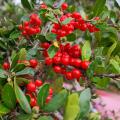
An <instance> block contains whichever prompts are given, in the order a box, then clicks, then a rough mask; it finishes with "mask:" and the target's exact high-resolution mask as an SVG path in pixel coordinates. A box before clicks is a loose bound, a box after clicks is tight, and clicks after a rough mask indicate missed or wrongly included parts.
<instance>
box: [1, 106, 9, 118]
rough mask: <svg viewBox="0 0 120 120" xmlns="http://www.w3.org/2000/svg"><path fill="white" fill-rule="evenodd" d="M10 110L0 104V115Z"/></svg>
mask: <svg viewBox="0 0 120 120" xmlns="http://www.w3.org/2000/svg"><path fill="white" fill-rule="evenodd" d="M9 112H10V109H8V108H7V107H5V106H4V105H3V104H0V116H2V115H5V114H7V113H9Z"/></svg>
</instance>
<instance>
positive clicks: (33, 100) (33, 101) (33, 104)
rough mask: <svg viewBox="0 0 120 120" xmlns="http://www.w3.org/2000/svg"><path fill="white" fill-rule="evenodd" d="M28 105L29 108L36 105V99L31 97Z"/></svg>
mask: <svg viewBox="0 0 120 120" xmlns="http://www.w3.org/2000/svg"><path fill="white" fill-rule="evenodd" d="M30 105H31V107H34V106H36V105H37V100H36V98H34V97H32V98H31V99H30Z"/></svg>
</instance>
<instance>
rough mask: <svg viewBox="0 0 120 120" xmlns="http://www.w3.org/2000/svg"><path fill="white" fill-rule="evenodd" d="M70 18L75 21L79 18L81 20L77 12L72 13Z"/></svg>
mask: <svg viewBox="0 0 120 120" xmlns="http://www.w3.org/2000/svg"><path fill="white" fill-rule="evenodd" d="M72 17H73V18H75V19H79V18H81V15H80V13H79V12H74V13H73V14H72Z"/></svg>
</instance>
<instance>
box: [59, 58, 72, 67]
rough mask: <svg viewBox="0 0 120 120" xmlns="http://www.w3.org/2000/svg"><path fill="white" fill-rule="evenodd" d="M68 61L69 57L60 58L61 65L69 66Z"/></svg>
mask: <svg viewBox="0 0 120 120" xmlns="http://www.w3.org/2000/svg"><path fill="white" fill-rule="evenodd" d="M69 60H70V58H69V57H62V58H61V63H62V64H63V65H69Z"/></svg>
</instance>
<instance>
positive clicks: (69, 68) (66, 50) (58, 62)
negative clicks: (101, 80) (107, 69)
mask: <svg viewBox="0 0 120 120" xmlns="http://www.w3.org/2000/svg"><path fill="white" fill-rule="evenodd" d="M80 56H81V49H80V47H79V45H77V44H75V45H73V46H71V45H70V44H69V43H67V44H65V45H62V44H61V45H60V49H59V51H58V52H57V53H56V55H55V56H54V57H53V58H52V59H51V58H49V57H46V59H45V64H46V65H48V66H49V65H52V66H53V70H54V71H55V72H56V73H59V74H63V75H65V77H66V79H68V80H73V79H78V80H79V79H80V77H82V76H83V75H82V72H81V69H82V70H86V69H87V68H88V66H89V64H90V62H89V61H81V59H80Z"/></svg>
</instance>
